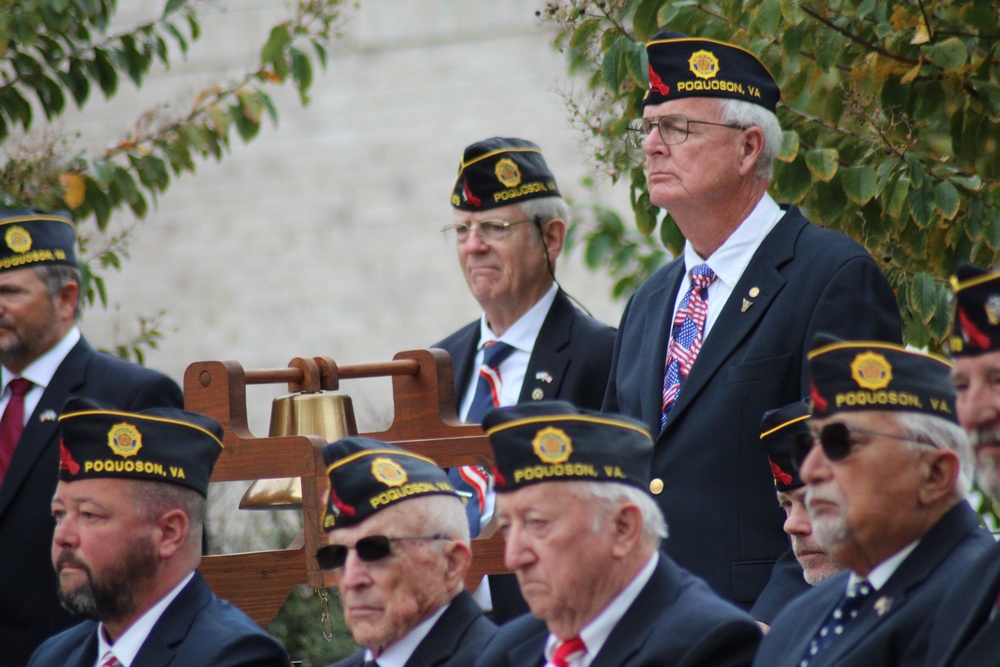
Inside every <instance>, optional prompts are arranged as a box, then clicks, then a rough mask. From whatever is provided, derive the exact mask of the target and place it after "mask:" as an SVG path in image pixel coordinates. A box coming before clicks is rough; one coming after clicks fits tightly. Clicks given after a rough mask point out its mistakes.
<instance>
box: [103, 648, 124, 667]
mask: <svg viewBox="0 0 1000 667" xmlns="http://www.w3.org/2000/svg"><path fill="white" fill-rule="evenodd" d="M101 667H124V666H123V665H122V663H121V661H119V660H118V658H116V657H115V654H114V653H112V652H111V651H108V652H107V653H105V654H104V657H102V658H101Z"/></svg>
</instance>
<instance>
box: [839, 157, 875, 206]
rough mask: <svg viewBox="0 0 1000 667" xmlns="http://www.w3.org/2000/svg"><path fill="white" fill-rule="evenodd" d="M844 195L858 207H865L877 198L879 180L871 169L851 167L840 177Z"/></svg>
mask: <svg viewBox="0 0 1000 667" xmlns="http://www.w3.org/2000/svg"><path fill="white" fill-rule="evenodd" d="M840 182H841V183H843V185H844V193H845V194H846V195H847V197H848V198H849V199H850V200H851V201H853V202H854V203H855V204H857V205H858V206H864V205H865V204H867V203H868V201H869V200H870V199H871V198H872V197H874V196H875V186H876V182H877V178H876V176H875V170H874V169H872V168H871V167H849V168H847V169H844V170H843V172H842V173H841V176H840Z"/></svg>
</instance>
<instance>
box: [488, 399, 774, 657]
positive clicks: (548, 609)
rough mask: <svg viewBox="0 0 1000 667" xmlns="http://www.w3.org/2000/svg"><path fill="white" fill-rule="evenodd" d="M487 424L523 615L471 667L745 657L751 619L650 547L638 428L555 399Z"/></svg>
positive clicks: (660, 528) (657, 519)
mask: <svg viewBox="0 0 1000 667" xmlns="http://www.w3.org/2000/svg"><path fill="white" fill-rule="evenodd" d="M483 427H484V428H485V429H486V432H487V434H488V435H489V438H490V445H491V446H492V448H493V453H494V461H495V465H496V470H495V478H496V485H497V520H498V522H499V524H500V530H501V531H502V532H503V535H504V539H505V546H504V558H505V561H506V563H507V566H508V567H509V568H510V569H512V570H514V572H515V573H516V574H517V580H518V583H519V584H520V586H521V591H522V593H523V594H524V597H525V599H527V601H528V605H529V606H530V607H531V615H530V616H524V617H521V618H519V619H515V620H513V621H511V622H510V623H508V624H506V625H504V626H503V627H501V628H500V630H499V631H498V632H497V635H496V637H494V638H493V640H492V641H491V642H490V643H489V644H488V645H487V647H486V649H485V650H484V651H483V655H482V658H480V660H479V661H478V662H477V663H476V665H477V667H540V666H541V665H545V664H550V665H556V666H557V667H581V666H585V665H593V666H595V667H596V666H598V665H600V666H602V667H614V666H616V665H621V666H625V665H632V666H639V665H649V666H653V665H657V666H660V665H672V666H674V667H681V666H683V667H695V666H702V667H724V666H735V665H748V664H750V662H751V660H752V659H753V654H754V650H755V649H756V648H757V645H758V643H759V642H760V629H759V628H758V627H757V625H756V623H754V621H753V619H752V618H751V617H750V616H748V615H747V614H745V613H744V612H742V611H740V610H739V609H737V608H736V607H735V606H733V605H732V604H730V603H729V602H726V601H724V600H722V599H721V598H720V597H718V596H717V595H716V594H715V593H713V592H712V591H711V589H709V588H708V586H706V585H705V583H704V582H703V581H701V580H700V579H698V578H697V577H694V576H692V575H691V574H689V573H688V572H686V571H685V570H683V569H682V568H680V567H678V566H677V565H676V564H675V563H674V562H673V561H672V560H670V558H669V557H667V556H665V555H663V554H661V553H660V552H659V545H660V541H661V540H662V539H663V538H664V537H665V536H666V533H667V528H666V525H665V524H664V521H663V515H662V514H661V513H660V511H659V508H658V507H657V505H656V503H655V502H654V501H653V499H652V497H650V495H649V493H648V491H647V490H646V486H647V484H648V482H647V480H648V479H649V461H650V454H651V453H652V441H651V439H650V437H649V433H648V432H647V431H646V429H645V428H644V427H643V426H642V425H641V424H639V423H638V422H634V421H632V420H629V419H624V418H620V417H614V416H607V415H601V414H599V413H594V412H587V411H580V410H577V409H576V408H574V407H573V406H571V405H569V404H568V403H562V402H551V403H538V404H529V405H524V406H516V407H511V408H500V409H497V410H494V411H493V412H490V413H489V414H487V416H486V419H485V420H484V422H483Z"/></svg>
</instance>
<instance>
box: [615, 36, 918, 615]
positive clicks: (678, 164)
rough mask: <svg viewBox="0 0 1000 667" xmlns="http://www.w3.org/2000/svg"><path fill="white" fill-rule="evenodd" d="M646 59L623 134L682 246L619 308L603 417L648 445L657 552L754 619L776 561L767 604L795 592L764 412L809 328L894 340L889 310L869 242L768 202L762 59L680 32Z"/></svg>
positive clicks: (793, 367) (769, 119)
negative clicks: (645, 76)
mask: <svg viewBox="0 0 1000 667" xmlns="http://www.w3.org/2000/svg"><path fill="white" fill-rule="evenodd" d="M646 52H647V54H648V56H649V89H648V91H647V93H646V96H645V98H644V99H643V101H642V105H643V108H642V118H639V119H635V120H634V121H633V124H632V125H631V126H630V130H629V132H630V134H631V136H632V141H633V145H635V146H638V147H641V149H642V154H644V155H645V160H646V184H647V187H648V190H649V197H650V201H651V202H652V203H653V204H654V205H656V206H659V207H661V208H663V209H665V210H666V212H667V213H668V214H669V218H668V219H665V220H664V221H663V223H662V224H664V225H673V224H675V223H676V225H677V228H678V229H679V230H680V232H681V234H682V235H683V236H684V238H685V244H684V252H683V255H682V256H680V257H677V258H676V259H674V261H672V262H670V263H669V264H667V265H666V266H664V267H662V268H661V269H659V270H658V271H657V272H656V273H654V274H653V275H652V276H651V277H650V278H649V279H648V280H647V281H646V282H645V283H644V284H643V285H642V286H641V287H639V289H638V290H637V291H636V292H635V294H634V295H633V296H632V298H631V300H630V302H629V304H628V305H627V307H626V309H625V312H624V314H623V316H622V319H621V323H620V324H619V327H618V334H617V339H616V342H615V357H614V362H613V364H614V365H613V367H612V371H611V378H610V380H609V384H608V391H607V395H606V397H605V400H604V404H603V407H602V410H604V411H605V412H617V413H621V414H624V415H628V416H630V417H634V418H636V419H639V420H641V421H642V422H643V423H644V424H646V426H647V428H649V429H650V432H651V433H653V434H654V438H655V443H656V445H655V453H654V455H653V470H652V474H653V483H654V484H655V485H656V486H657V487H660V488H666V489H670V492H669V493H663V494H661V495H659V496H657V499H658V501H659V502H660V506H661V508H662V509H663V512H664V514H665V515H666V517H667V520H668V521H669V522H670V533H671V535H670V540H669V541H668V542H667V544H666V549H667V553H669V554H670V555H671V556H672V557H673V558H675V559H676V560H677V562H678V563H680V565H682V566H683V567H686V568H688V569H690V570H691V571H692V572H694V573H695V574H697V575H699V576H701V577H703V578H704V579H705V580H706V581H708V583H709V584H710V585H711V586H712V588H714V589H715V590H716V591H717V592H718V593H720V594H721V595H723V596H724V597H726V598H728V599H731V600H734V601H736V602H737V603H739V604H740V605H742V606H744V607H746V608H748V609H749V608H750V606H751V605H753V604H754V602H755V600H756V599H757V597H758V595H759V594H760V592H761V590H762V589H763V587H764V585H765V584H766V583H767V582H768V580H769V577H770V575H771V570H772V566H773V564H774V563H775V561H776V560H777V559H778V558H779V556H782V554H785V556H784V559H785V562H786V563H787V564H788V565H789V566H790V567H789V568H787V569H786V570H784V571H786V572H791V573H792V576H791V577H790V578H788V579H783V580H780V581H776V583H775V585H778V584H779V583H780V584H781V585H782V586H783V588H782V591H781V593H780V594H779V595H777V596H774V597H775V599H779V600H781V599H787V598H788V597H789V596H790V595H792V594H794V593H795V592H798V591H801V590H803V589H805V588H806V585H805V583H804V582H803V581H802V578H801V577H800V576H798V574H797V573H795V572H794V564H795V559H794V556H793V555H792V554H791V552H790V551H789V549H788V539H787V537H786V536H785V535H784V533H783V532H782V529H781V525H782V522H783V516H782V512H781V511H780V509H779V508H777V507H775V505H774V486H773V484H772V478H771V475H770V470H769V468H768V463H767V457H766V456H765V455H764V451H763V449H762V448H761V447H760V443H759V436H760V431H759V428H760V420H761V417H762V416H763V415H764V413H765V412H766V411H767V410H770V409H773V408H775V407H778V406H782V405H788V404H790V403H792V402H794V401H797V400H800V399H801V398H802V397H804V396H807V395H808V386H807V382H806V370H805V357H806V353H807V351H808V349H809V348H808V345H809V343H810V342H811V341H812V338H813V336H814V335H815V334H816V333H818V332H821V331H828V332H833V333H835V334H837V335H839V336H842V337H845V338H853V339H868V340H886V341H892V342H896V343H899V342H902V338H901V322H900V316H899V311H898V307H897V305H896V298H895V295H894V294H893V292H892V289H891V288H890V286H889V284H888V282H887V281H886V279H885V277H884V276H883V275H882V272H881V270H880V269H879V267H878V265H877V264H876V263H875V262H874V261H873V260H872V257H871V256H870V255H869V253H868V252H867V251H866V250H865V249H864V248H862V247H861V246H860V245H858V244H857V243H855V242H854V241H852V240H851V239H849V238H847V237H846V236H844V235H843V234H840V233H837V232H834V231H831V230H826V229H823V228H820V227H817V226H814V225H811V224H809V222H808V221H807V220H806V219H805V217H804V216H803V215H802V213H800V212H799V210H798V209H797V208H795V207H794V206H788V205H784V206H783V205H779V204H778V203H776V202H775V201H774V200H773V199H772V198H771V196H770V195H769V194H768V192H767V189H768V185H769V183H770V180H771V170H772V165H773V163H774V160H775V156H776V155H777V154H778V151H779V149H780V147H781V144H782V129H781V126H780V124H779V122H778V118H777V116H776V115H775V109H776V108H777V105H778V102H779V98H780V91H779V89H778V85H777V83H776V82H775V80H774V79H773V77H772V76H771V74H770V73H769V72H768V70H767V68H766V67H765V66H764V64H763V63H761V62H760V60H758V59H757V57H756V56H754V55H753V54H752V53H751V52H749V51H747V50H744V49H743V48H740V47H738V46H734V45H731V44H725V43H721V42H716V41H713V40H709V39H699V38H689V37H685V36H684V35H678V34H676V33H661V34H659V35H656V36H655V37H654V38H653V40H652V41H651V42H650V43H649V44H647V45H646ZM642 154H639V153H638V152H637V157H641V156H642ZM794 168H795V169H801V168H804V167H801V166H798V165H796V166H795V167H794ZM705 526H712V527H713V539H710V540H709V539H705Z"/></svg>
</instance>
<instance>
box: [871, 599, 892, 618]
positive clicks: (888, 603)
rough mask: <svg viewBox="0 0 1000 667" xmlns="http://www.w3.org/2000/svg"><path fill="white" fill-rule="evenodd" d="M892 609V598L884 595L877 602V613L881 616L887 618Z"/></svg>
mask: <svg viewBox="0 0 1000 667" xmlns="http://www.w3.org/2000/svg"><path fill="white" fill-rule="evenodd" d="M890 609H892V598H890V597H886V596H885V595H883V596H882V597H880V598H879V599H878V600H876V601H875V613H877V614H878V615H879V616H885V615H886V614H888V613H889V610H890Z"/></svg>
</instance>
